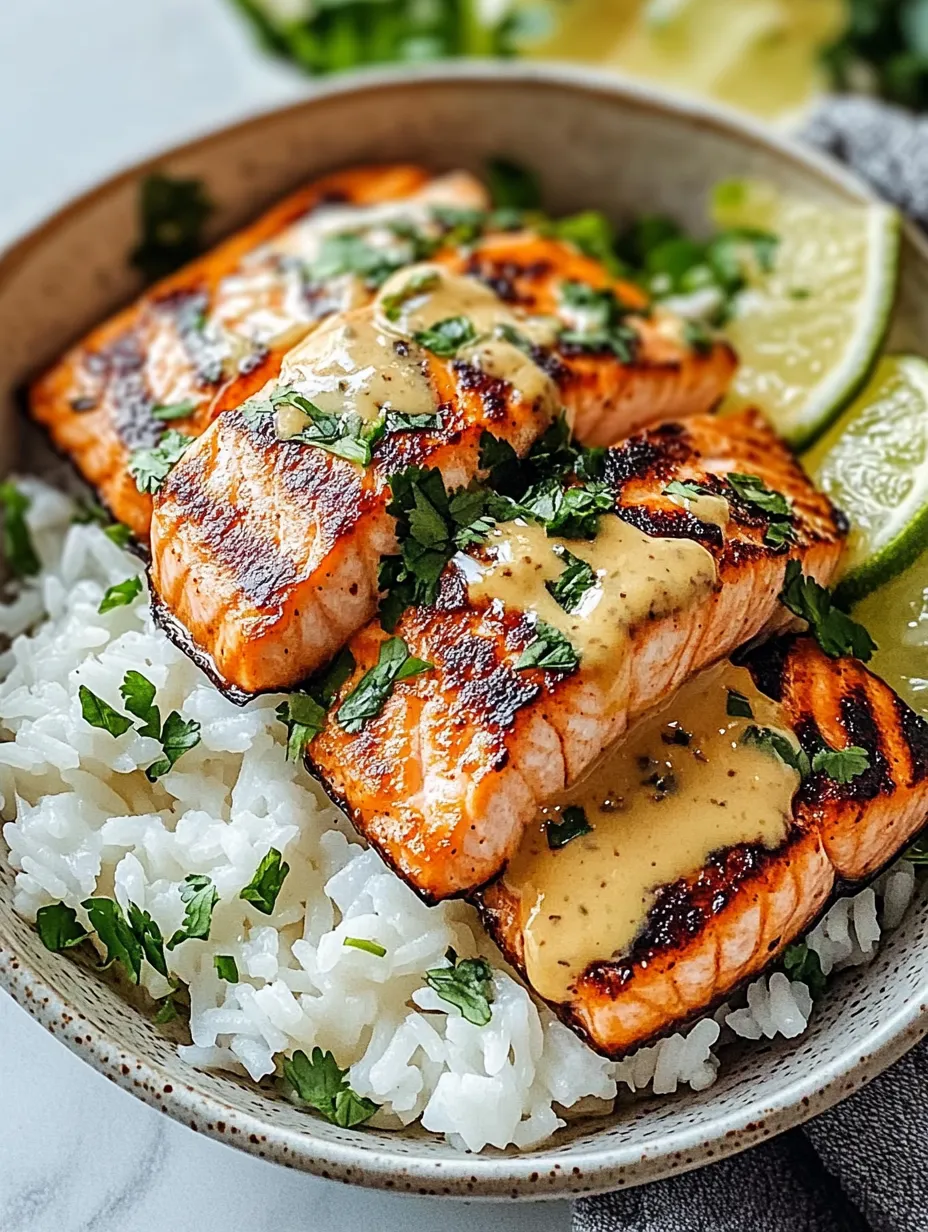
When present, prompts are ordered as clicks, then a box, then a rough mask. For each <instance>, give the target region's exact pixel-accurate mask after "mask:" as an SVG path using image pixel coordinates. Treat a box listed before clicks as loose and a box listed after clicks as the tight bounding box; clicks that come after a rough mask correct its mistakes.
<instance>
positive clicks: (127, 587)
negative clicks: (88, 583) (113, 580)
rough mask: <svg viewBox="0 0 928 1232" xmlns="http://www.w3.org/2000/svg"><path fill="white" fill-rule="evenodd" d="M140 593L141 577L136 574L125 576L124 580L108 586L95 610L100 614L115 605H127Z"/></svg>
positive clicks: (110, 609)
mask: <svg viewBox="0 0 928 1232" xmlns="http://www.w3.org/2000/svg"><path fill="white" fill-rule="evenodd" d="M141 593H142V579H141V578H140V577H139V576H138V574H136V575H135V576H133V577H130V578H126V580H125V581H124V582H117V584H116V585H115V586H110V587H109V589H108V590H107V592H106V594H105V595H104V596H103V598H102V599H101V600H100V606H99V607H98V608H97V611H98V612H99V613H100V614H101V615H102V614H103V613H104V612H111V611H112V610H113V608H116V607H127V606H128V605H129V604H130V603H131V602H132V600H133V599H135V598H136V596H137V595H140V594H141Z"/></svg>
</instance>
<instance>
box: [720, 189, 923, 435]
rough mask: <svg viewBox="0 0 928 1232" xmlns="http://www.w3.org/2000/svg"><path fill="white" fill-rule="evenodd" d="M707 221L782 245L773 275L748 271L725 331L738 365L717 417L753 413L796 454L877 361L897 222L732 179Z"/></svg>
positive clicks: (889, 215) (883, 214)
mask: <svg viewBox="0 0 928 1232" xmlns="http://www.w3.org/2000/svg"><path fill="white" fill-rule="evenodd" d="M713 219H714V221H715V222H716V223H717V225H719V226H721V227H726V228H728V227H748V228H753V229H758V230H762V231H769V232H772V233H773V234H774V235H776V236H777V237H778V239H779V243H778V247H777V251H776V254H775V258H774V263H773V269H772V270H771V271H769V272H766V271H764V270H762V269H761V268H759V267H757V266H755V267H754V268H753V270H752V271H751V272H750V274H749V277H748V287H747V289H746V290H744V291H742V292H741V293H740V295H739V296H738V299H737V301H736V305H735V312H734V316H733V319H732V320H731V321H729V323H728V325H727V326H726V330H725V332H726V334H727V336H728V338H729V339H730V341H731V343H732V345H733V346H734V348H735V350H736V351H737V352H738V356H739V359H740V361H741V362H740V367H739V369H738V372H737V374H736V376H735V380H734V382H733V385H732V389H731V391H730V393H729V395H728V397H727V398H726V400H725V403H724V405H723V407H722V411H723V413H728V412H733V411H736V410H739V409H742V408H743V407H745V406H751V405H756V406H760V407H761V408H762V409H763V410H764V412H765V413H766V414H767V416H768V417H769V418H770V420H771V421H772V422H773V425H774V427H775V428H776V429H777V431H778V432H779V433H780V435H781V436H783V437H785V438H786V440H788V441H789V442H790V444H792V445H793V446H794V447H795V448H797V449H801V448H803V447H805V446H806V445H808V444H810V443H811V442H812V441H813V440H814V439H815V438H816V437H817V436H819V435H820V433H821V432H823V431H824V429H825V428H826V427H827V426H828V424H830V423H831V421H832V420H833V419H834V418H835V416H836V415H837V414H838V413H839V412H840V410H841V409H842V407H844V406H845V405H846V404H847V403H848V401H849V400H850V399H851V398H852V397H853V396H854V394H855V393H856V392H857V390H858V389H859V388H860V386H861V385H862V383H863V382H864V381H865V380H866V378H867V375H868V373H869V371H870V369H871V366H872V364H873V361H874V359H875V357H876V355H877V352H878V350H879V347H880V344H881V342H882V340H883V336H884V334H885V332H886V327H887V324H888V321H889V314H890V309H891V307H892V301H893V295H894V292H895V286H896V272H897V266H898V258H899V220H898V215H897V214H896V212H895V211H894V210H893V209H892V208H891V207H890V206H886V205H882V204H879V203H874V204H872V205H869V206H827V205H822V204H819V203H817V202H815V201H810V200H806V199H798V198H792V197H785V196H781V195H780V194H778V193H777V192H776V190H774V189H773V188H772V187H771V186H769V185H765V184H763V183H759V182H755V181H743V180H736V181H727V182H726V183H724V184H721V185H719V187H718V188H717V190H716V193H715V200H714V203H713Z"/></svg>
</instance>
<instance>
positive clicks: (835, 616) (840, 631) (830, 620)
mask: <svg viewBox="0 0 928 1232" xmlns="http://www.w3.org/2000/svg"><path fill="white" fill-rule="evenodd" d="M780 602H781V603H782V604H783V606H784V607H786V608H788V609H789V611H791V612H792V613H793V615H794V616H799V617H801V618H802V619H803V620H806V621H808V623H809V630H810V632H811V633H812V634H813V636H814V637H815V639H816V641H817V642H818V644H819V646H821V648H822V650H824V652H825V654H827V655H829V656H830V657H831V658H832V659H837V658H839V657H840V656H841V655H852V656H853V657H854V658H855V659H860V660H861V661H862V662H864V663H866V662H867V660H868V659H869V658H870V657H871V656H872V654H873V652H874V650H876V643H875V642H874V640H873V638H872V637H871V636H870V634H869V633H868V632H867V630H866V629H865V628H864V627H863V625H861V624H858V623H857V621H856V620H852V619H851V617H850V616H848V615H847V613H846V612H842V611H841V609H840V608H838V607H835V605H834V601H833V599H832V595H831V592H830V591H829V590H826V589H825V587H824V586H820V585H819V584H818V582H816V580H815V578H812V577H805V576H804V575H803V572H802V566H801V565H800V563H799V561H798V560H791V561H788V562H787V565H786V576H785V579H784V585H783V589H782V590H781V591H780Z"/></svg>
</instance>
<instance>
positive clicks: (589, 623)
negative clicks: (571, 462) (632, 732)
mask: <svg viewBox="0 0 928 1232" xmlns="http://www.w3.org/2000/svg"><path fill="white" fill-rule="evenodd" d="M559 550H566V551H568V552H570V553H571V555H573V556H576V557H578V558H579V559H580V560H583V561H586V563H587V564H588V565H589V566H590V567H591V568H592V570H593V572H594V574H595V575H596V585H595V586H594V587H593V588H591V589H590V590H588V591H587V592H586V594H585V595H584V596H583V599H582V601H581V603H580V605H579V607H578V609H577V610H576V611H574V612H568V611H565V610H564V608H563V607H562V606H561V605H560V604H559V603H558V602H557V600H556V599H555V598H554V597H553V596H552V595H551V593H550V592H549V590H548V588H547V586H546V585H545V583H546V582H555V581H556V580H557V579H558V578H559V577H560V576H561V574H562V573H563V572H564V568H565V562H564V559H563V558H562V557H561V556H559V555H558V551H559ZM478 570H479V576H477V574H478ZM471 573H473V576H471ZM468 576H469V577H470V580H469V583H468V593H469V595H470V598H471V599H472V600H473V601H475V602H480V601H484V602H485V601H491V600H495V601H498V602H499V603H501V604H502V605H503V606H504V607H507V608H510V609H513V610H515V611H521V612H529V613H533V614H534V615H536V616H537V617H538V618H539V619H540V620H543V621H546V622H547V623H548V624H549V625H553V626H554V627H555V628H556V629H559V630H560V632H561V633H563V634H564V636H565V637H566V638H567V639H568V641H570V642H571V644H572V645H573V647H574V649H575V650H576V651H577V653H578V654H579V656H580V663H581V668H582V669H583V670H584V671H587V672H589V673H591V674H593V675H595V676H602V677H603V678H604V679H606V680H616V681H617V682H618V680H619V679H620V678H621V677H622V675H623V673H622V672H620V671H618V670H617V663H618V662H619V660H620V658H621V656H622V653H623V650H624V648H625V644H626V642H627V641H628V638H629V635H630V632H631V630H633V629H634V628H635V626H636V625H639V624H641V623H642V622H644V621H648V620H657V619H660V617H662V616H666V615H669V614H670V613H671V612H675V611H679V610H682V609H685V608H687V607H689V606H691V605H692V604H694V603H695V602H696V601H697V600H698V599H699V598H700V596H702V595H705V594H706V593H707V592H708V591H710V590H711V589H712V587H713V586H714V585H715V583H716V578H717V572H716V567H715V561H714V559H713V557H712V555H711V554H710V553H709V552H708V551H707V550H706V549H705V548H704V547H703V546H702V545H701V544H699V543H695V542H693V540H692V539H659V538H654V537H652V536H651V535H646V534H644V532H643V531H640V530H638V529H637V528H636V527H634V526H630V525H629V524H628V522H624V521H623V520H622V519H621V518H619V517H617V516H616V515H614V514H607V515H606V516H604V517H602V518H600V520H599V533H598V534H597V536H596V538H595V539H593V540H584V539H560V538H556V537H554V538H549V537H548V535H547V534H546V533H545V531H544V529H543V528H542V527H540V526H535V525H533V524H530V523H525V522H522V521H521V520H520V521H515V522H503V523H501V524H500V525H499V526H497V527H495V528H494V529H493V530H492V531H491V532H490V534H489V535H488V536H487V539H486V559H485V560H484V559H481V561H480V563H479V566H478V567H477V568H474V569H473V570H472V571H471V569H470V567H469V566H468Z"/></svg>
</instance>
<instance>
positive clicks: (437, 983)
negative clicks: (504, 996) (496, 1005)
mask: <svg viewBox="0 0 928 1232" xmlns="http://www.w3.org/2000/svg"><path fill="white" fill-rule="evenodd" d="M445 958H446V959H447V960H448V964H449V965H448V966H447V967H433V968H432V969H431V970H430V971H426V973H425V982H426V984H428V986H429V988H431V989H432V991H433V992H435V993H437V994H438V995H439V997H441V999H442V1001H447V1002H448V1004H449V1005H456V1006H457V1008H458V1009H459V1010H460V1011H461V1013H462V1014H463V1016H464V1017H465V1018H466V1019H467V1021H468V1022H472V1023H473V1024H474V1026H475V1027H485V1026H486V1025H487V1023H488V1022H489V1021H490V1018H491V1017H492V1014H493V1011H492V1010H491V1009H490V1003H491V1002H492V1000H493V972H492V970H491V968H490V964H489V963H488V962H487V960H486V959H485V958H458V956H457V954H456V953H455V952H454V950H451V949H449V950H448V952H447V953H446V954H445Z"/></svg>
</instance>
